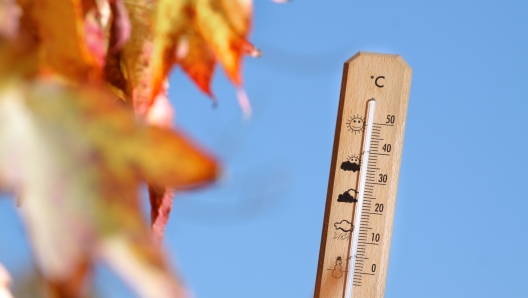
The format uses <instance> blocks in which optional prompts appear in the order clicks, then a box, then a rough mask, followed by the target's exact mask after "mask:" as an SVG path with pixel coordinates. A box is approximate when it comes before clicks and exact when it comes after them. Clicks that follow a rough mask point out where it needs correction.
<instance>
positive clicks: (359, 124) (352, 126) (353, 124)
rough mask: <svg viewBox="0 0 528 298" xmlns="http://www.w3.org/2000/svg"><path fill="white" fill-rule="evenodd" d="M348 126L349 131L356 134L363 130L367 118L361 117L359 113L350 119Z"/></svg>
mask: <svg viewBox="0 0 528 298" xmlns="http://www.w3.org/2000/svg"><path fill="white" fill-rule="evenodd" d="M347 126H348V130H349V131H353V132H354V134H356V133H358V132H360V131H362V130H363V128H364V127H365V120H363V118H361V117H359V115H356V116H354V117H350V118H349V119H348V122H347Z"/></svg>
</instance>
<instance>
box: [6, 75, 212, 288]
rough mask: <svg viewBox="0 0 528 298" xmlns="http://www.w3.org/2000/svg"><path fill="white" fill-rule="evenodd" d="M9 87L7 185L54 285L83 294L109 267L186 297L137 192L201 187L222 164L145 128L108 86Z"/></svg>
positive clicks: (170, 135) (136, 283)
mask: <svg viewBox="0 0 528 298" xmlns="http://www.w3.org/2000/svg"><path fill="white" fill-rule="evenodd" d="M0 90H1V92H0V181H2V182H3V183H2V185H3V186H4V187H5V188H6V189H8V190H14V191H16V192H19V193H20V194H21V197H22V201H23V204H22V207H21V210H22V214H23V216H24V218H25V223H26V225H27V228H28V231H29V233H30V235H31V242H32V244H33V248H34V252H35V255H36V261H37V263H38V264H39V265H40V266H39V267H40V268H41V269H42V271H43V274H44V275H45V276H46V278H47V279H48V281H49V283H50V284H51V285H53V286H54V287H56V288H57V289H62V293H65V290H64V288H68V287H70V289H68V290H69V291H72V292H75V291H76V289H75V287H73V289H71V288H72V285H76V284H82V282H80V280H82V279H84V278H85V275H86V273H87V272H88V271H87V270H86V269H87V267H86V266H87V264H91V263H92V262H93V261H96V260H103V261H105V262H107V263H108V264H109V265H110V266H111V267H112V268H114V270H115V271H116V272H118V274H120V275H121V276H122V278H123V279H125V280H126V281H127V282H128V283H129V284H130V285H131V286H132V287H134V288H135V289H136V291H137V292H138V293H139V294H140V295H141V296H142V297H185V288H184V286H183V285H182V284H181V281H180V280H179V279H178V278H177V277H176V276H175V274H174V273H173V272H171V270H170V269H169V268H168V267H167V265H166V264H167V262H166V260H165V257H164V255H163V254H162V252H161V251H160V250H159V247H158V245H156V243H155V242H154V241H153V239H152V238H151V236H150V232H149V229H148V225H147V224H146V223H145V221H144V219H143V218H142V214H141V210H140V203H139V198H138V188H139V186H140V185H141V181H145V180H147V181H152V182H153V183H156V184H158V185H169V186H171V187H174V188H176V189H187V188H191V187H196V186H199V185H202V184H204V183H206V182H208V181H211V180H212V179H214V178H215V177H216V174H217V171H218V170H217V166H216V163H215V161H214V159H212V158H211V157H210V156H209V155H208V154H206V153H204V152H203V151H202V150H200V149H199V148H197V147H196V145H193V144H192V143H190V142H189V141H188V140H187V139H186V138H185V137H183V136H182V135H181V134H179V133H177V132H173V131H169V130H166V129H161V128H156V127H151V126H147V125H145V124H141V123H140V122H139V123H138V122H137V121H135V120H134V116H133V115H132V114H130V112H129V110H128V109H126V108H123V107H122V106H120V105H118V104H116V102H115V101H114V100H112V98H110V97H109V96H108V95H107V94H108V92H105V91H100V90H99V88H89V87H87V86H84V87H83V88H72V87H64V86H63V85H61V84H57V83H54V82H51V81H37V82H35V83H31V84H30V83H20V82H18V83H17V82H14V83H9V84H6V83H4V84H2V86H1V88H0ZM66 293H68V292H67V291H66ZM64 295H66V296H68V295H69V294H63V295H62V296H61V297H64Z"/></svg>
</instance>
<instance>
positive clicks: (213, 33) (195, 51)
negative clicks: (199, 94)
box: [151, 0, 254, 98]
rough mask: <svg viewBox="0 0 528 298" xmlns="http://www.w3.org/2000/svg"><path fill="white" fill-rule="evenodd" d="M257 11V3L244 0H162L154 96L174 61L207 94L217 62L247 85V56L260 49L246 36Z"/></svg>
mask: <svg viewBox="0 0 528 298" xmlns="http://www.w3.org/2000/svg"><path fill="white" fill-rule="evenodd" d="M251 13H252V6H251V2H250V1H243V0H222V1H216V0H187V1H172V0H160V1H158V2H157V5H156V10H155V16H154V21H153V31H154V43H153V55H152V57H153V60H152V78H151V81H152V93H151V98H153V97H154V96H155V95H156V94H157V92H158V91H159V89H160V86H161V84H162V82H163V80H164V79H165V78H166V77H167V75H168V73H169V71H170V69H171V68H172V66H173V64H174V63H181V64H182V66H183V69H184V71H185V72H186V73H187V74H188V75H189V76H190V77H191V78H192V79H193V80H194V81H195V83H196V84H197V85H198V87H199V88H200V89H201V90H202V91H204V92H205V93H206V94H211V91H210V87H209V85H210V81H211V75H212V72H213V69H214V65H215V61H216V60H218V61H220V62H221V63H222V65H223V66H224V69H225V70H226V72H227V74H228V76H229V78H230V79H231V80H232V81H233V83H234V84H235V85H237V86H239V85H241V84H242V79H241V76H240V66H241V58H242V55H244V54H247V53H250V52H252V51H253V50H254V47H253V46H252V45H251V44H250V43H249V42H248V41H247V39H246V37H247V34H248V32H249V29H250V20H251ZM182 48H183V49H184V50H182Z"/></svg>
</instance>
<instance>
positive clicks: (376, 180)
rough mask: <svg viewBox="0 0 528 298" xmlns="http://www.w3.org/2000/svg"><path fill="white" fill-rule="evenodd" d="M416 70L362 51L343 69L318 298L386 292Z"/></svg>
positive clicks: (391, 57)
mask: <svg viewBox="0 0 528 298" xmlns="http://www.w3.org/2000/svg"><path fill="white" fill-rule="evenodd" d="M410 82H411V69H410V67H409V66H408V65H407V63H405V61H404V60H403V59H402V58H401V57H400V56H398V55H387V54H374V53H364V52H360V53H358V54H356V55H355V56H354V57H352V58H350V59H349V60H348V61H347V62H346V63H345V67H344V71H343V82H342V85H341V96H340V101H339V111H338V117H337V123H336V133H335V139H334V149H333V153H332V164H331V169H330V179H329V186H328V194H327V199H326V209H325V215H324V223H323V233H322V237H321V250H320V254H319V265H318V270H317V280H316V286H315V295H314V296H315V297H320V298H323V297H324V298H334V297H335V298H351V297H360V298H368V297H383V296H384V293H385V281H386V277H387V269H388V261H389V250H390V240H391V233H392V223H393V218H394V208H395V203H396V193H397V188H398V175H399V170H400V162H401V155H402V149H403V136H404V131H405V119H406V114H407V105H408V98H409V89H410Z"/></svg>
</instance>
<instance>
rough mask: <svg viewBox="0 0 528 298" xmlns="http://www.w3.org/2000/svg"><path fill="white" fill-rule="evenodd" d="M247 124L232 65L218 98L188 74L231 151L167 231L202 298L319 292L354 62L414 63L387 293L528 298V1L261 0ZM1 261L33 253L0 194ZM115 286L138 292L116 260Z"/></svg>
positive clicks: (107, 286) (186, 89)
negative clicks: (219, 173) (370, 58)
mask: <svg viewBox="0 0 528 298" xmlns="http://www.w3.org/2000/svg"><path fill="white" fill-rule="evenodd" d="M251 40H252V41H253V42H254V43H255V44H256V45H257V46H258V47H259V48H260V49H261V50H262V51H263V53H264V55H263V56H262V57H261V58H259V59H252V58H248V59H246V60H245V64H244V79H245V87H246V91H247V93H248V95H249V97H250V99H251V102H252V104H253V109H254V115H253V117H252V119H251V120H250V121H244V120H243V117H242V112H241V111H240V109H239V107H238V105H237V102H236V96H235V90H234V88H233V87H232V86H231V85H230V83H229V82H228V81H227V80H226V78H225V76H224V74H223V71H221V70H218V71H217V73H216V76H215V80H214V83H213V91H214V92H215V94H216V97H217V99H218V101H219V105H218V106H217V107H216V108H213V106H212V104H211V101H210V100H209V99H208V98H206V97H205V96H204V95H202V94H200V92H199V91H198V90H197V89H196V88H195V87H194V86H193V85H192V83H191V82H190V81H189V80H188V79H187V78H186V77H184V75H183V74H182V73H181V71H179V70H177V71H175V72H174V73H173V75H172V77H171V95H170V97H171V101H172V102H173V104H174V105H175V107H176V110H177V112H176V114H177V123H178V125H179V126H180V127H182V128H183V129H185V130H186V131H187V133H188V134H189V135H192V136H194V138H195V139H196V140H198V141H199V142H201V143H202V144H203V145H204V146H206V147H207V148H210V150H211V151H212V152H215V153H216V154H217V155H218V156H219V158H220V159H221V160H222V161H223V164H224V168H225V174H224V177H223V178H222V179H221V180H220V181H219V182H218V183H217V184H216V185H214V186H213V187H211V188H209V189H205V190H202V191H199V192H192V193H182V194H179V195H178V199H177V200H176V201H175V204H174V211H173V214H172V218H171V220H170V223H169V226H168V229H167V233H166V240H165V248H166V249H167V251H168V252H169V254H170V255H171V258H172V260H173V263H174V266H175V268H176V267H177V268H179V270H180V272H181V273H182V275H183V277H184V279H185V280H186V281H187V283H188V284H189V286H190V287H191V288H192V289H193V291H194V292H195V294H196V296H197V297H199V298H209V297H256V298H258V297H311V296H313V289H314V284H315V277H316V270H317V261H318V253H319V245H320V238H321V231H322V230H321V229H322V223H323V213H324V207H325V199H326V192H327V185H328V175H329V169H330V158H331V153H332V145H333V138H334V135H333V134H334V129H335V122H336V115H337V104H338V99H339V92H340V84H341V74H342V67H343V62H344V61H346V60H347V59H348V58H350V57H351V56H353V55H354V54H355V53H356V52H358V51H370V52H382V53H392V54H400V55H401V56H402V57H403V58H404V59H405V60H406V61H407V63H408V64H409V65H410V66H411V67H412V68H413V79H412V85H411V95H410V104H409V110H408V114H407V127H406V135H405V144H404V152H403V159H402V166H401V173H400V183H399V193H398V199H397V204H396V214H395V222H394V229H393V237H392V246H391V255H390V264H389V272H388V279H387V290H386V297H405V298H408V297H526V296H528V283H526V281H527V280H528V272H526V269H525V268H527V267H528V254H527V253H526V252H527V250H528V233H527V232H526V228H527V227H528V216H526V214H528V192H527V191H526V185H527V180H528V172H527V169H528V155H527V153H528V125H527V124H526V123H527V119H528V103H527V100H528V95H527V88H526V87H527V86H528V74H527V70H528V58H527V53H528V2H525V1H454V0H445V1H387V0H372V1H359V0H357V1H353V0H346V1H343V0H335V1H315V0H314V1H300V0H297V1H293V2H291V3H288V4H284V5H278V4H275V3H273V2H271V1H264V0H257V1H255V22H254V30H253V33H252V35H251ZM0 220H1V221H0V263H3V264H5V265H6V266H7V267H8V269H9V270H10V271H12V272H14V273H17V272H21V270H23V269H24V268H27V267H28V266H29V265H30V264H31V263H30V253H29V248H28V245H27V241H26V240H25V239H24V236H23V233H22V228H21V226H20V223H18V220H17V218H16V214H15V211H14V208H13V206H12V204H11V203H10V202H9V201H7V200H0ZM99 273H100V274H99V278H98V285H99V287H100V291H101V293H103V294H104V297H134V296H133V295H132V294H131V293H130V292H129V291H128V290H127V289H126V288H125V287H124V286H123V285H122V284H120V283H119V282H118V281H117V279H116V278H115V277H114V276H112V275H111V274H110V273H109V272H108V271H107V270H106V269H104V268H103V269H100V271H99Z"/></svg>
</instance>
